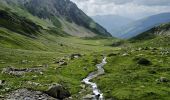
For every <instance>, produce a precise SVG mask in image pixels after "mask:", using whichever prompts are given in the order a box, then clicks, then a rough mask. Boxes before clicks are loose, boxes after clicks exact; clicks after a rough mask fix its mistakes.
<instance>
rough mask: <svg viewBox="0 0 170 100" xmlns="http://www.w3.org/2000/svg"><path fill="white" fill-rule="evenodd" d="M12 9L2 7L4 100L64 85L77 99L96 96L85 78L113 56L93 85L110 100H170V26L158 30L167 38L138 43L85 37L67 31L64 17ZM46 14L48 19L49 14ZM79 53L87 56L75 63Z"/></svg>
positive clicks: (1, 91) (154, 37) (155, 37)
mask: <svg viewBox="0 0 170 100" xmlns="http://www.w3.org/2000/svg"><path fill="white" fill-rule="evenodd" d="M15 1H16V0H15ZM44 2H45V1H44ZM10 7H11V6H9V8H8V9H7V8H3V6H2V5H1V6H0V9H1V10H0V26H1V27H0V81H1V80H2V81H3V83H2V82H1V83H2V84H1V83H0V99H1V95H5V94H8V93H10V92H11V91H13V90H17V89H21V88H28V89H31V90H40V91H46V90H47V89H48V88H49V86H50V85H52V84H55V83H59V84H61V85H62V86H64V87H65V88H66V89H68V90H69V91H70V92H71V95H72V98H73V100H80V99H81V98H82V97H83V96H85V95H86V94H91V93H92V91H91V89H90V87H89V86H85V87H84V86H82V84H83V83H81V81H82V79H84V78H85V77H86V76H87V75H88V74H89V73H90V72H93V71H95V70H97V69H96V66H95V65H96V64H98V63H100V62H101V60H102V57H103V56H107V62H108V63H107V64H106V66H104V69H105V74H104V75H101V76H99V77H97V78H95V79H94V80H92V81H94V82H95V83H97V85H98V87H99V89H100V90H101V91H102V93H104V97H105V98H106V99H116V100H138V99H139V100H155V99H156V100H169V99H170V96H169V93H170V89H169V86H170V72H169V71H170V67H169V65H170V43H169V41H170V36H169V35H168V34H169V25H163V26H159V28H158V30H156V33H157V32H158V33H159V32H160V31H161V32H162V30H163V33H166V34H159V35H157V34H154V33H155V31H148V32H149V34H150V35H149V36H151V37H152V38H147V39H145V38H144V35H142V36H141V37H140V36H139V38H140V39H132V40H119V39H115V38H109V37H103V36H102V37H101V36H98V35H97V36H96V37H83V38H79V37H74V36H70V35H68V34H69V33H66V32H64V30H63V24H62V21H60V19H59V18H58V17H54V16H53V17H51V16H50V19H44V18H42V19H40V18H39V17H37V16H34V15H32V14H30V13H29V12H28V11H27V10H25V9H21V8H19V7H18V5H15V6H13V7H12V8H16V9H11V8H10ZM5 9H6V10H5ZM45 11H46V12H44V13H45V14H46V13H47V9H46V10H45ZM38 13H39V12H38ZM41 17H42V16H41ZM43 17H46V16H43ZM65 17H69V16H65ZM80 19H81V18H80ZM69 20H70V19H69ZM85 20H87V21H88V22H89V20H90V19H89V18H87V17H86V18H85ZM79 21H80V20H79ZM90 21H91V20H90ZM85 25H87V26H86V27H91V28H92V30H93V31H94V32H97V31H98V29H100V28H101V27H100V26H98V25H97V24H96V23H91V25H89V23H88V24H87V23H86V24H85ZM96 25H97V26H96ZM70 27H71V26H70ZM103 31H104V30H103ZM104 33H107V32H104ZM97 34H101V33H97ZM144 34H145V33H144ZM73 54H78V55H81V56H80V57H75V58H74V57H71V56H72V55H73ZM60 61H64V63H62V64H60ZM5 68H18V69H21V68H37V69H38V68H40V69H42V70H41V71H38V72H27V73H24V74H23V75H14V74H12V73H5V71H6V69H5ZM82 90H84V91H82Z"/></svg>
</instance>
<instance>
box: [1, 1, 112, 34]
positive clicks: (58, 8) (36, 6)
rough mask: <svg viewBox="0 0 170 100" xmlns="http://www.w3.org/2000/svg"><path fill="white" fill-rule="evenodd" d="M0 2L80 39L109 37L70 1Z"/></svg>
mask: <svg viewBox="0 0 170 100" xmlns="http://www.w3.org/2000/svg"><path fill="white" fill-rule="evenodd" d="M0 2H1V3H2V4H3V6H4V5H6V6H7V7H8V8H11V9H15V10H16V8H17V9H19V10H16V11H15V12H19V13H20V11H21V10H23V12H24V11H25V12H29V13H30V14H32V15H33V16H37V17H38V18H41V19H44V20H48V22H50V23H51V24H53V26H54V27H57V28H61V29H62V30H63V31H65V32H66V33H68V34H71V35H75V36H80V37H81V36H82V37H83V36H95V35H102V36H111V35H110V34H109V33H108V32H107V31H106V30H105V29H104V28H103V27H101V26H100V25H98V24H97V23H95V22H94V21H93V20H92V19H91V18H90V17H88V16H87V15H86V14H85V13H84V12H82V11H81V10H80V9H79V8H78V7H77V6H76V5H75V4H74V3H72V2H71V1H70V0H48V1H47V0H1V1H0ZM65 23H67V24H65ZM70 24H71V25H70ZM77 27H78V28H80V30H78V29H77ZM68 29H69V30H68ZM69 31H71V33H69Z"/></svg>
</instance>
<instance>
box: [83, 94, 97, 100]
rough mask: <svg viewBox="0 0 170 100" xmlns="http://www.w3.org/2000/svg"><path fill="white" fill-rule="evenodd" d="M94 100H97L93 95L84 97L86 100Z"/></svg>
mask: <svg viewBox="0 0 170 100" xmlns="http://www.w3.org/2000/svg"><path fill="white" fill-rule="evenodd" d="M94 98H95V96H94V95H91V94H87V95H86V96H84V97H83V99H85V100H92V99H94Z"/></svg>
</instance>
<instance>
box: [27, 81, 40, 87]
mask: <svg viewBox="0 0 170 100" xmlns="http://www.w3.org/2000/svg"><path fill="white" fill-rule="evenodd" d="M27 83H28V84H30V85H34V86H42V85H41V84H40V83H36V82H31V81H28V82H27Z"/></svg>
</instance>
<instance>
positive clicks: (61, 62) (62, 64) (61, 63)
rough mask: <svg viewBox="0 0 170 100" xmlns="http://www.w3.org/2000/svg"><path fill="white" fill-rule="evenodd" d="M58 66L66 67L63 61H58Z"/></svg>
mask: <svg viewBox="0 0 170 100" xmlns="http://www.w3.org/2000/svg"><path fill="white" fill-rule="evenodd" d="M58 64H59V65H60V66H64V65H67V62H65V61H60V62H58Z"/></svg>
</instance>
